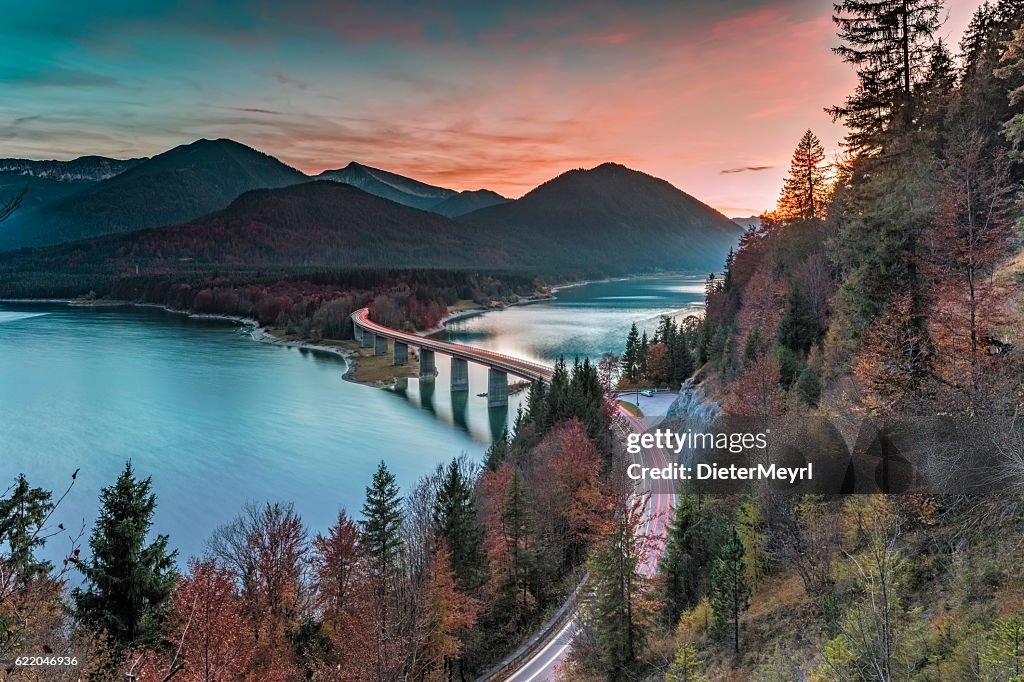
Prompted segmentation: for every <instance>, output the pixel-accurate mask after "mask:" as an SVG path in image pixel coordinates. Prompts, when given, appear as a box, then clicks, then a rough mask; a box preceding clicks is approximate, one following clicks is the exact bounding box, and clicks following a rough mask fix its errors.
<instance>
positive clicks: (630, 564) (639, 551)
mask: <svg viewBox="0 0 1024 682" xmlns="http://www.w3.org/2000/svg"><path fill="white" fill-rule="evenodd" d="M616 498H617V499H616V501H615V503H614V504H615V507H616V509H615V513H614V515H613V517H612V519H611V520H610V521H609V522H608V527H607V528H606V529H605V531H604V532H603V533H602V536H601V540H600V541H599V542H598V544H597V546H596V547H595V548H594V551H593V554H592V556H591V560H590V565H591V576H592V579H593V585H594V593H595V597H594V602H593V609H594V617H595V618H594V629H595V633H594V634H595V636H596V639H597V647H598V650H599V651H600V656H601V663H602V665H603V667H604V669H605V671H606V672H607V673H608V679H611V680H617V679H625V678H626V673H627V672H628V671H629V669H630V668H631V667H633V665H634V664H635V662H636V658H637V655H638V654H639V653H640V651H641V650H642V648H643V643H644V639H645V629H644V627H643V620H644V617H643V610H644V605H643V604H642V595H643V592H644V582H645V581H644V579H643V576H642V575H641V574H640V573H639V570H640V565H641V562H642V561H643V558H644V552H645V547H646V544H645V543H646V539H645V538H644V537H643V534H642V533H640V525H641V524H642V522H643V511H644V508H645V506H646V505H645V502H646V501H645V500H643V499H641V498H637V499H633V500H631V499H630V498H629V496H626V495H623V494H616Z"/></svg>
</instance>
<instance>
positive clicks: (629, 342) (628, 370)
mask: <svg viewBox="0 0 1024 682" xmlns="http://www.w3.org/2000/svg"><path fill="white" fill-rule="evenodd" d="M639 353H640V332H639V330H638V329H637V328H636V322H634V323H633V325H632V326H631V327H630V328H629V334H628V335H627V336H626V350H625V352H624V353H623V354H622V371H623V372H624V373H625V374H626V378H627V379H629V380H630V381H634V382H635V381H636V379H637V368H638V366H639V364H640V363H639Z"/></svg>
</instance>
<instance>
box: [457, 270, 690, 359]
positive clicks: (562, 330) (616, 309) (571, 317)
mask: <svg viewBox="0 0 1024 682" xmlns="http://www.w3.org/2000/svg"><path fill="white" fill-rule="evenodd" d="M703 306H704V277H703V276H692V277H664V278H651V279H632V280H627V281H620V282H595V283H593V284H588V285H586V286H580V287H571V288H568V289H563V290H561V291H559V292H558V295H557V298H556V299H554V300H552V301H545V302H543V303H534V304H530V305H523V306H514V307H511V308H508V309H506V310H503V311H501V312H499V313H488V314H486V315H480V316H476V317H469V318H463V319H461V320H454V321H453V322H452V323H451V324H449V325H448V333H447V336H448V337H449V338H450V339H452V340H453V341H458V342H461V343H469V344H474V345H479V346H486V347H488V348H491V349H492V350H496V351H498V352H501V353H506V354H508V355H516V356H519V357H523V358H526V359H530V360H534V361H537V362H544V363H547V364H551V363H553V362H554V361H555V360H557V359H558V358H559V356H564V357H565V358H566V359H567V360H571V359H572V358H573V357H576V356H579V357H581V358H582V357H589V358H591V359H597V358H599V357H600V356H601V355H602V354H604V353H621V352H622V351H623V350H624V349H625V347H626V334H628V333H629V327H630V325H631V324H632V323H633V322H636V324H637V327H638V328H639V330H640V331H641V332H643V331H645V330H646V331H647V333H648V334H651V335H653V333H654V330H655V329H656V328H657V326H658V322H659V321H660V319H661V317H662V316H663V315H672V316H675V317H677V318H682V317H684V316H685V315H687V314H691V313H697V312H699V311H701V310H702V309H703Z"/></svg>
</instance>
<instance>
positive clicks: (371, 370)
mask: <svg viewBox="0 0 1024 682" xmlns="http://www.w3.org/2000/svg"><path fill="white" fill-rule="evenodd" d="M336 345H338V346H339V347H341V348H345V349H346V350H348V351H351V352H352V353H353V357H352V359H351V367H352V370H351V372H350V373H349V376H348V379H349V380H350V381H354V382H356V383H357V384H370V385H376V386H379V385H385V384H390V383H391V382H393V381H394V380H395V379H396V378H397V377H412V376H416V375H417V373H418V372H419V359H418V357H414V352H413V351H412V350H410V351H409V364H408V365H400V366H397V365H393V364H392V362H393V361H394V357H393V356H392V348H391V344H390V343H389V344H388V352H387V353H385V354H384V355H374V354H373V349H372V348H363V347H361V345H360V343H359V342H358V341H339V342H338V343H337V344H336Z"/></svg>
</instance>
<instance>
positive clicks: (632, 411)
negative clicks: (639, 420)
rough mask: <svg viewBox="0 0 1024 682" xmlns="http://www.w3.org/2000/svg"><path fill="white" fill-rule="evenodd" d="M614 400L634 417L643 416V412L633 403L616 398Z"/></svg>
mask: <svg viewBox="0 0 1024 682" xmlns="http://www.w3.org/2000/svg"><path fill="white" fill-rule="evenodd" d="M615 402H617V403H618V404H619V405H622V406H623V407H624V408H626V411H627V412H629V413H630V414H631V415H633V416H634V417H642V416H644V413H643V412H641V411H640V408H639V407H637V406H636V405H634V404H633V403H631V402H629V401H628V400H616V401H615Z"/></svg>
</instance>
